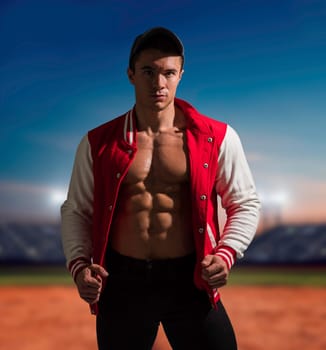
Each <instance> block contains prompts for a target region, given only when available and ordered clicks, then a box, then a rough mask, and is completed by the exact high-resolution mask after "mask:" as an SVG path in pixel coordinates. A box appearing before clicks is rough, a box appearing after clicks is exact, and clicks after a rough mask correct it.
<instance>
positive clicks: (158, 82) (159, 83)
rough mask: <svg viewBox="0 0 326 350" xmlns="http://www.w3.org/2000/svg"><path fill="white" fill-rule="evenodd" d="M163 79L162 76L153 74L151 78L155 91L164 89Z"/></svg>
mask: <svg viewBox="0 0 326 350" xmlns="http://www.w3.org/2000/svg"><path fill="white" fill-rule="evenodd" d="M164 84H165V77H164V75H163V74H160V73H158V74H154V76H153V87H154V88H155V89H157V90H160V89H162V88H163V87H164Z"/></svg>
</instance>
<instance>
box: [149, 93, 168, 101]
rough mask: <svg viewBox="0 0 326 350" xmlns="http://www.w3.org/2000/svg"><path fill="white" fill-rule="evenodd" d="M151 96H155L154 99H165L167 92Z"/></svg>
mask: <svg viewBox="0 0 326 350" xmlns="http://www.w3.org/2000/svg"><path fill="white" fill-rule="evenodd" d="M150 96H151V98H153V99H154V100H163V99H165V98H166V95H165V94H151V95H150Z"/></svg>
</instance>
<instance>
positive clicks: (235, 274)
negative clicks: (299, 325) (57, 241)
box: [0, 266, 326, 287]
mask: <svg viewBox="0 0 326 350" xmlns="http://www.w3.org/2000/svg"><path fill="white" fill-rule="evenodd" d="M72 283H73V282H72V278H71V276H70V275H69V273H68V272H67V270H66V269H65V267H64V266H48V267H46V266H31V267H17V266H15V267H13V266H7V267H5V266H1V267H0V286H5V285H11V286H12V285H16V286H19V285H21V286H26V285H30V286H32V285H35V286H37V285H40V286H44V285H71V284H72ZM229 284H230V285H275V286H277V285H279V286H316V287H325V286H326V267H318V268H312V267H296V268H290V267H262V266H260V267H242V266H241V267H234V268H233V269H232V273H231V275H230V279H229Z"/></svg>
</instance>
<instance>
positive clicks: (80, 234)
mask: <svg viewBox="0 0 326 350" xmlns="http://www.w3.org/2000/svg"><path fill="white" fill-rule="evenodd" d="M92 164H93V161H92V156H91V149H90V145H89V142H88V137H87V135H86V136H84V137H83V139H82V140H81V142H80V144H79V146H78V149H77V152H76V156H75V161H74V166H73V170H72V175H71V180H70V185H69V190H68V195H67V199H66V201H65V202H64V203H63V205H62V206H61V235H62V244H63V250H64V254H65V257H66V260H67V267H68V268H69V270H70V271H71V273H72V275H73V277H75V275H76V274H77V273H78V271H80V269H81V268H82V267H83V266H85V265H86V264H89V263H90V262H91V259H92V240H91V235H92V216H93V187H94V179H93V169H92V166H93V165H92Z"/></svg>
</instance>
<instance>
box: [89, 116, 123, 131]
mask: <svg viewBox="0 0 326 350" xmlns="http://www.w3.org/2000/svg"><path fill="white" fill-rule="evenodd" d="M125 115H126V114H125V113H124V114H122V115H120V116H118V117H115V118H114V119H112V120H109V121H107V122H105V123H103V124H101V125H98V126H97V127H95V128H94V129H91V130H89V131H88V135H91V136H92V135H99V134H102V133H106V132H110V131H112V130H114V129H115V128H117V127H119V125H121V124H122V125H123V123H124V119H125V118H124V117H125Z"/></svg>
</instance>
